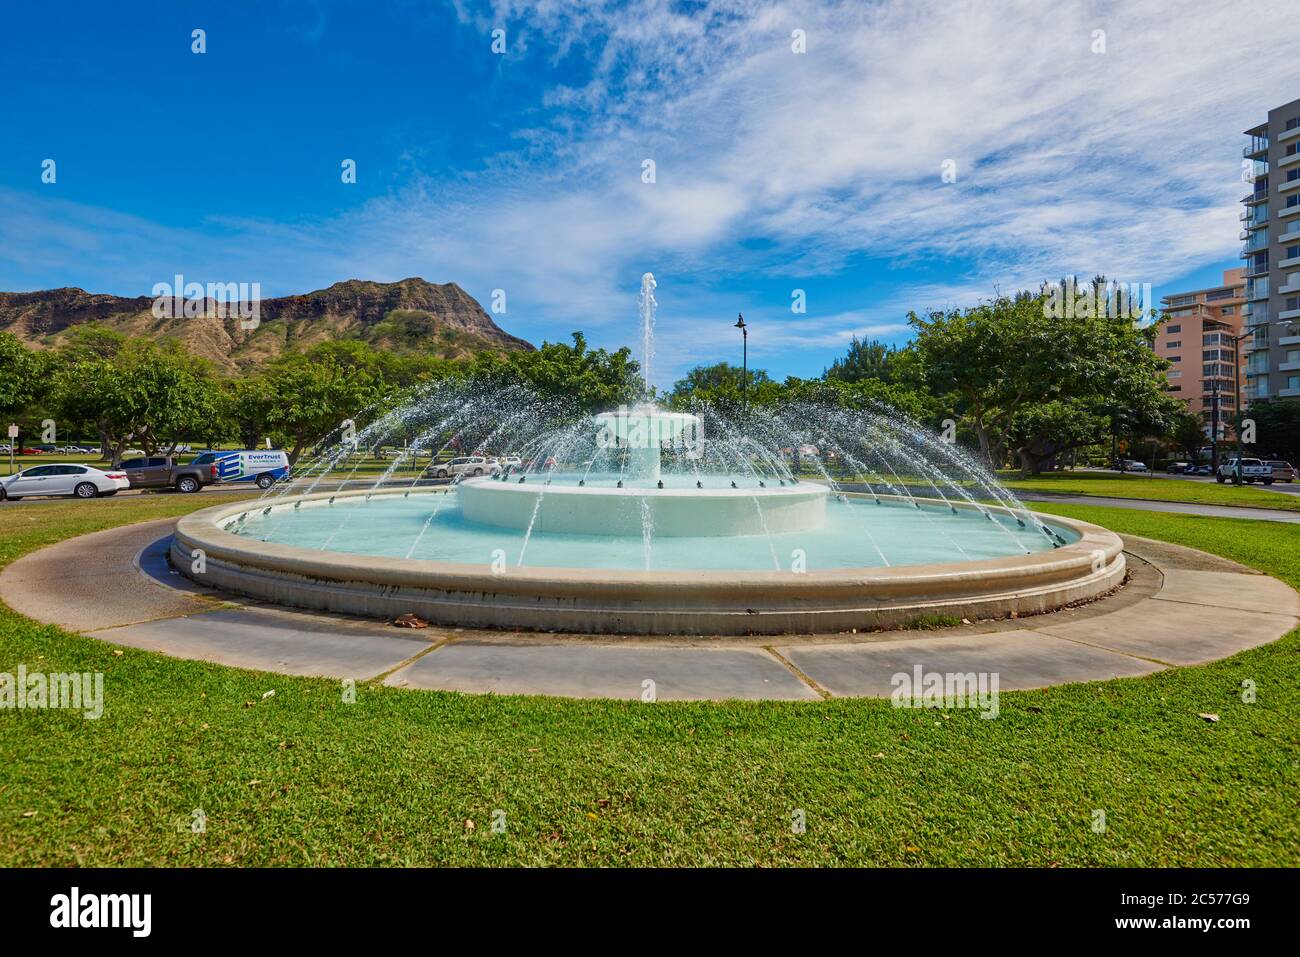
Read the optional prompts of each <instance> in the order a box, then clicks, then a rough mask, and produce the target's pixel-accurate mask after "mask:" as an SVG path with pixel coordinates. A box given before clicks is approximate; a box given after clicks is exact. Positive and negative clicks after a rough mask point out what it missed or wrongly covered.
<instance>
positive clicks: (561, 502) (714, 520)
mask: <svg viewBox="0 0 1300 957" xmlns="http://www.w3.org/2000/svg"><path fill="white" fill-rule="evenodd" d="M656 451H657V450H656ZM578 481H579V479H578V478H576V477H574V476H572V475H568V476H563V477H560V478H555V479H552V481H551V484H550V485H546V484H544V483H545V479H543V478H540V477H536V476H529V478H528V481H527V482H525V483H524V484H520V483H519V482H518V481H517V480H516V481H511V480H510V479H509V477H507V478H506V479H505V480H503V481H498V480H496V479H492V478H478V479H470V480H469V481H466V482H462V483H461V485H460V487H459V489H458V490H457V492H456V497H457V499H458V500H459V503H460V511H461V514H462V515H463V516H464V517H465V518H466V519H468V520H469V521H471V522H477V523H479V524H481V525H493V526H496V527H498V528H518V529H528V528H532V530H533V531H534V532H558V533H578V534H585V535H625V536H633V537H639V536H640V535H642V534H643V533H644V531H645V530H646V529H647V528H648V529H650V530H651V531H652V533H653V534H654V535H655V536H656V537H658V536H665V537H683V536H695V537H698V536H711V537H721V538H725V537H729V536H734V535H762V534H780V533H783V532H797V531H803V530H805V529H810V528H819V527H821V525H822V523H823V522H825V520H826V496H827V495H828V494H829V492H830V490H829V489H828V488H826V486H824V485H818V484H816V483H813V482H800V483H798V484H794V485H785V486H779V485H769V486H767V487H760V486H759V485H758V481H757V480H756V479H754V478H752V477H748V476H740V477H736V479H735V481H736V485H737V487H736V488H732V487H731V484H730V483H731V481H732V479H731V478H729V477H727V476H720V475H709V476H707V478H706V479H705V481H707V482H708V483H709V485H710V486H711V487H706V488H696V487H695V485H694V484H693V483H692V484H690V486H689V487H687V488H680V487H673V486H669V487H665V488H657V487H649V488H647V487H645V486H644V485H636V486H629V485H627V483H626V482H625V483H624V487H623V488H618V487H617V485H616V482H617V481H618V479H617V477H616V476H609V475H600V476H596V477H590V478H589V479H587V480H583V481H585V482H586V484H584V485H582V486H579V485H578V484H577V482H578ZM679 481H680V480H679ZM742 483H743V485H742ZM701 484H704V482H703V481H702V482H701Z"/></svg>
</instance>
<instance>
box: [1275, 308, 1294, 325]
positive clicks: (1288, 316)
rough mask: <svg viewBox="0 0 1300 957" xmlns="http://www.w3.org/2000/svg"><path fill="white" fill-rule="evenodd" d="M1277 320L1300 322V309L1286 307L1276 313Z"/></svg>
mask: <svg viewBox="0 0 1300 957" xmlns="http://www.w3.org/2000/svg"><path fill="white" fill-rule="evenodd" d="M1277 320H1278V322H1300V309H1287V310H1284V311H1283V312H1279V313H1278V314H1277Z"/></svg>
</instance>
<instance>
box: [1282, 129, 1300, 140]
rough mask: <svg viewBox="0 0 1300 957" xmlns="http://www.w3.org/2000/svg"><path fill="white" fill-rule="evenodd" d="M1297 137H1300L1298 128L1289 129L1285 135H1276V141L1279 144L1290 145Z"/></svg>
mask: <svg viewBox="0 0 1300 957" xmlns="http://www.w3.org/2000/svg"><path fill="white" fill-rule="evenodd" d="M1297 136H1300V126H1297V127H1294V128H1292V129H1289V130H1287V131H1286V132H1285V133H1279V134H1277V141H1278V142H1279V143H1290V142H1291V141H1292V140H1293V139H1295V138H1296V137H1297Z"/></svg>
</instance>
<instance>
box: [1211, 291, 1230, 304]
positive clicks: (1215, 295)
mask: <svg viewBox="0 0 1300 957" xmlns="http://www.w3.org/2000/svg"><path fill="white" fill-rule="evenodd" d="M1231 298H1232V290H1231V289H1212V290H1210V291H1209V292H1207V293H1206V294H1205V301H1206V302H1217V301H1218V300H1220V299H1231Z"/></svg>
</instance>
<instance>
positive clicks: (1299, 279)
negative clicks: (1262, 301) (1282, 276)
mask: <svg viewBox="0 0 1300 957" xmlns="http://www.w3.org/2000/svg"><path fill="white" fill-rule="evenodd" d="M1277 291H1278V294H1279V295H1290V294H1291V293H1293V292H1300V276H1292V277H1291V279H1290V281H1289V282H1288V283H1287V284H1286V285H1285V286H1278V287H1277Z"/></svg>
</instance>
